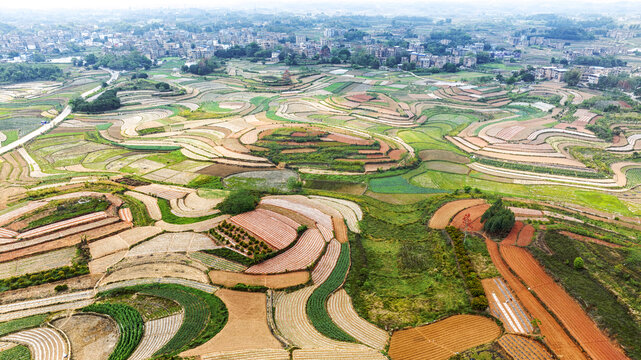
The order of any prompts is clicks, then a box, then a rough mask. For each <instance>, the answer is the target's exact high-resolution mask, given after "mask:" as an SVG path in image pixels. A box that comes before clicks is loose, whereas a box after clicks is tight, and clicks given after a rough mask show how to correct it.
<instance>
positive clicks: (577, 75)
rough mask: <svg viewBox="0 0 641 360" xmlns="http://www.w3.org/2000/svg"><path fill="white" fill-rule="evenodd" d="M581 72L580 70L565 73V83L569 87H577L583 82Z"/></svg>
mask: <svg viewBox="0 0 641 360" xmlns="http://www.w3.org/2000/svg"><path fill="white" fill-rule="evenodd" d="M581 75H583V74H582V73H581V71H580V70H579V69H572V70H570V71H568V72H566V73H565V75H564V76H563V81H565V82H566V83H567V84H568V86H577V85H578V84H579V81H581Z"/></svg>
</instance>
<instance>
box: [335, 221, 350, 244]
mask: <svg viewBox="0 0 641 360" xmlns="http://www.w3.org/2000/svg"><path fill="white" fill-rule="evenodd" d="M332 223H333V224H334V235H336V240H338V241H339V242H341V243H346V242H348V241H349V238H348V237H347V226H345V220H343V218H342V217H336V216H332Z"/></svg>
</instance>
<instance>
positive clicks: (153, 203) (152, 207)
mask: <svg viewBox="0 0 641 360" xmlns="http://www.w3.org/2000/svg"><path fill="white" fill-rule="evenodd" d="M125 195H127V196H131V197H132V198H134V199H138V200H140V201H142V203H143V204H145V208H147V212H148V213H149V216H150V217H151V218H152V219H154V220H160V219H162V214H161V212H160V208H159V207H158V200H157V199H156V198H155V197H153V196H149V195H146V194H142V193H138V192H135V191H127V192H125Z"/></svg>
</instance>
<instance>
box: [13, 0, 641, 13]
mask: <svg viewBox="0 0 641 360" xmlns="http://www.w3.org/2000/svg"><path fill="white" fill-rule="evenodd" d="M617 2H618V3H623V2H625V3H631V2H632V3H634V2H637V3H638V2H639V0H636V1H634V0H627V1H626V0H623V1H622V0H569V1H568V0H565V1H562V3H564V4H568V5H570V6H572V5H575V6H576V5H581V4H592V5H595V4H613V3H617ZM0 3H2V7H4V8H13V9H20V8H22V9H25V8H28V9H56V8H118V9H127V8H158V7H163V8H167V7H172V8H184V7H203V8H231V7H234V6H238V7H242V8H245V9H247V8H252V7H259V8H262V7H265V8H273V7H277V6H287V5H289V4H292V5H293V4H295V5H296V7H301V5H304V4H309V7H310V8H313V9H315V10H322V8H323V7H329V8H330V9H328V10H334V9H332V7H333V6H331V5H333V4H342V5H348V6H350V7H352V6H363V7H368V6H372V5H373V6H377V5H378V6H385V5H392V3H393V4H394V5H395V6H399V5H404V6H411V4H412V3H420V4H421V5H423V6H425V5H426V4H430V3H433V4H444V3H445V4H448V5H452V4H457V3H458V4H464V3H471V4H474V5H476V6H477V7H482V6H481V4H485V5H487V6H489V7H494V6H497V5H503V4H505V5H506V6H508V7H509V6H514V5H515V4H519V5H522V4H524V3H529V4H528V5H539V6H541V5H542V3H550V4H554V3H556V4H558V3H559V1H552V0H517V1H516V2H515V1H514V0H484V1H483V2H480V1H477V0H422V1H413V0H394V1H391V2H390V1H386V0H344V1H338V0H334V1H333V0H329V1H321V0H312V1H308V0H306V1H302V2H301V1H300V0H298V1H297V0H262V1H261V0H224V1H221V0H19V1H11V0H0ZM339 6H340V5H339ZM541 11H542V12H544V11H545V9H543V8H541Z"/></svg>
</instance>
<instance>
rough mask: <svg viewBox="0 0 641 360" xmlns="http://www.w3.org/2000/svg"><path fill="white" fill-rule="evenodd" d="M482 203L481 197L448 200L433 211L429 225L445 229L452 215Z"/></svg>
mask: <svg viewBox="0 0 641 360" xmlns="http://www.w3.org/2000/svg"><path fill="white" fill-rule="evenodd" d="M484 203H485V200H483V199H464V200H456V201H451V202H448V203H447V204H445V205H443V206H441V207H440V208H439V209H438V210H436V212H434V214H433V215H432V217H431V218H430V222H429V227H431V228H433V229H445V227H447V225H448V224H449V223H450V219H452V217H453V216H454V215H456V214H458V213H459V212H460V211H463V210H465V209H467V208H471V207H473V206H477V205H481V204H484Z"/></svg>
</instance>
